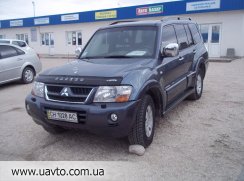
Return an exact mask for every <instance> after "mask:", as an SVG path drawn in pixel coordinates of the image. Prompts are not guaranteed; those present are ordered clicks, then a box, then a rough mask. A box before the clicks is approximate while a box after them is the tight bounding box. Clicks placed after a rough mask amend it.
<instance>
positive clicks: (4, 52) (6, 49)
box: [0, 45, 18, 58]
mask: <svg viewBox="0 0 244 181" xmlns="http://www.w3.org/2000/svg"><path fill="white" fill-rule="evenodd" d="M0 53H1V58H8V57H13V56H17V55H18V53H17V51H16V50H15V48H13V47H11V46H6V45H0Z"/></svg>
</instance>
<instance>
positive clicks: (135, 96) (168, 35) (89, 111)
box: [26, 18, 208, 147]
mask: <svg viewBox="0 0 244 181" xmlns="http://www.w3.org/2000/svg"><path fill="white" fill-rule="evenodd" d="M207 67H208V53H207V50H206V48H205V46H204V43H203V40H202V37H201V35H200V33H199V30H198V27H197V24H196V23H194V22H193V21H191V20H189V19H187V20H186V19H184V20H182V19H180V18H175V19H163V20H158V21H138V22H115V23H113V24H111V25H109V26H106V27H103V28H100V29H99V30H98V31H96V32H95V34H94V35H93V36H92V37H91V39H90V40H89V42H88V43H87V45H86V46H85V47H84V49H83V50H82V52H81V54H80V56H79V59H77V60H76V61H74V62H71V63H68V64H67V65H64V66H60V67H56V68H52V69H49V70H46V71H44V72H42V73H41V74H40V75H39V76H38V77H37V78H36V81H35V83H34V87H33V90H32V93H31V94H29V95H28V96H27V98H26V109H27V112H28V113H29V115H30V116H32V118H33V120H34V121H35V122H36V123H37V124H39V125H42V126H43V128H44V129H45V130H47V131H48V132H51V133H60V132H63V131H65V130H66V129H67V128H76V129H86V130H89V131H90V132H93V133H97V134H103V135H109V136H112V137H126V136H128V139H129V142H130V144H140V145H142V146H144V147H147V146H149V145H150V144H151V142H152V140H153V136H154V130H155V118H156V117H160V116H162V115H164V114H166V113H167V112H168V111H169V110H171V109H172V108H174V107H175V106H176V105H177V104H178V103H180V102H181V101H182V100H184V99H186V98H190V99H193V100H197V99H199V98H200V97H201V95H202V90H203V80H204V77H205V74H206V70H207Z"/></svg>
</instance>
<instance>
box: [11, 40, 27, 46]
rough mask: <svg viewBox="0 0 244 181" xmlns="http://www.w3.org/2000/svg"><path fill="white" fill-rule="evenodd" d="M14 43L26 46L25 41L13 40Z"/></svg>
mask: <svg viewBox="0 0 244 181" xmlns="http://www.w3.org/2000/svg"><path fill="white" fill-rule="evenodd" d="M12 43H13V44H14V45H17V46H19V47H26V43H25V42H23V41H13V42H12Z"/></svg>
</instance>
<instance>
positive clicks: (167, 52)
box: [161, 43, 179, 57]
mask: <svg viewBox="0 0 244 181" xmlns="http://www.w3.org/2000/svg"><path fill="white" fill-rule="evenodd" d="M161 54H162V55H163V56H165V57H175V56H177V55H179V45H178V44H177V43H170V44H168V45H166V46H165V47H162V48H161Z"/></svg>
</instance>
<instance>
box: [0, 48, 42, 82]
mask: <svg viewBox="0 0 244 181" xmlns="http://www.w3.org/2000/svg"><path fill="white" fill-rule="evenodd" d="M41 69H42V63H41V61H40V59H39V57H38V55H37V54H36V53H35V51H34V50H33V51H27V50H26V49H22V48H20V47H19V46H16V45H12V44H2V43H0V84H3V83H6V82H10V81H15V80H22V82H23V83H26V84H27V83H31V82H32V81H33V80H34V77H35V75H36V74H37V73H39V72H40V71H41Z"/></svg>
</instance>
